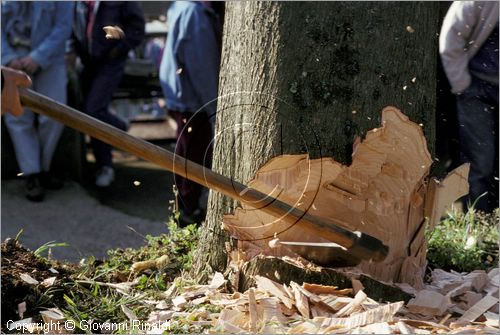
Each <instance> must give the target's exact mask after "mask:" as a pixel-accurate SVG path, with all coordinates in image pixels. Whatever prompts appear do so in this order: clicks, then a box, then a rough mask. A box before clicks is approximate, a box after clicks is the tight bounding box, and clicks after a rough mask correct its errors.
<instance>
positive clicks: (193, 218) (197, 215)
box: [179, 208, 205, 227]
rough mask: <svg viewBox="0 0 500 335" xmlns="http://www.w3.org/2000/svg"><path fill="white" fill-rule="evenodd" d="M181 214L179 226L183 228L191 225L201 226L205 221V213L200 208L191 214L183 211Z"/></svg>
mask: <svg viewBox="0 0 500 335" xmlns="http://www.w3.org/2000/svg"><path fill="white" fill-rule="evenodd" d="M179 212H180V216H179V226H181V227H186V226H188V225H190V224H200V223H201V222H202V221H203V220H205V212H204V211H203V210H202V209H200V208H196V209H195V210H194V211H192V212H189V213H188V212H186V211H184V210H182V209H181V210H180V211H179Z"/></svg>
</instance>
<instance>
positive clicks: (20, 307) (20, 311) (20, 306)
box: [17, 301, 26, 319]
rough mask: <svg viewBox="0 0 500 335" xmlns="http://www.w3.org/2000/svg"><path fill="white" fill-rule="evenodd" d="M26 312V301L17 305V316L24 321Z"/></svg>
mask: <svg viewBox="0 0 500 335" xmlns="http://www.w3.org/2000/svg"><path fill="white" fill-rule="evenodd" d="M25 312H26V301H23V302H21V303H19V304H17V315H19V317H20V318H21V319H22V318H23V316H24V313H25Z"/></svg>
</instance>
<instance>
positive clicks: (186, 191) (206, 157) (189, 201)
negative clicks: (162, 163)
mask: <svg viewBox="0 0 500 335" xmlns="http://www.w3.org/2000/svg"><path fill="white" fill-rule="evenodd" d="M171 114H172V116H173V117H174V119H175V120H176V123H177V144H176V147H175V153H176V154H177V155H179V156H182V157H184V158H186V159H189V160H191V161H193V162H196V163H198V164H200V165H203V166H206V167H208V168H210V166H211V163H212V146H211V140H212V128H211V124H210V122H209V120H208V118H207V115H206V113H204V112H199V113H196V114H193V113H178V112H173V113H171ZM175 183H176V185H177V188H178V189H179V194H180V202H181V208H182V209H183V210H184V211H185V213H186V214H188V215H189V214H190V213H192V212H193V211H195V210H196V209H197V208H198V207H199V201H200V197H201V193H202V190H203V186H201V185H199V184H197V183H195V182H192V181H190V180H188V179H186V178H182V177H180V176H177V175H175Z"/></svg>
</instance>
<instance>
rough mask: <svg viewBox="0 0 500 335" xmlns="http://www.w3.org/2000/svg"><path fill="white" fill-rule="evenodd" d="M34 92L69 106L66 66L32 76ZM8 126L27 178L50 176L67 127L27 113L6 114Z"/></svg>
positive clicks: (25, 110)
mask: <svg viewBox="0 0 500 335" xmlns="http://www.w3.org/2000/svg"><path fill="white" fill-rule="evenodd" d="M32 80H33V90H35V91H36V92H38V93H41V94H43V95H46V96H48V97H49V98H52V99H54V100H56V101H58V102H61V103H63V104H64V103H66V83H67V74H66V65H65V64H64V63H62V64H54V65H51V66H49V67H48V68H46V69H44V70H41V71H40V72H39V73H37V74H36V75H35V76H32ZM4 117H5V125H6V126H7V129H8V131H9V134H10V136H11V139H12V143H13V144H14V151H15V153H16V159H17V163H18V164H19V168H20V170H21V172H23V173H24V174H25V175H28V174H33V173H38V172H42V171H45V172H48V171H49V169H50V164H51V162H52V157H53V156H54V152H55V150H56V147H57V143H58V141H59V137H60V136H61V133H62V131H63V128H64V126H63V125H62V124H61V123H59V122H57V121H55V120H53V119H51V118H49V117H47V116H44V115H38V114H35V113H34V112H32V111H31V110H29V109H28V108H25V109H24V112H23V114H22V115H21V116H18V117H15V116H13V115H11V114H5V116H4Z"/></svg>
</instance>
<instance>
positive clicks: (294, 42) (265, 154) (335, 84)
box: [194, 1, 439, 274]
mask: <svg viewBox="0 0 500 335" xmlns="http://www.w3.org/2000/svg"><path fill="white" fill-rule="evenodd" d="M438 16H439V4H438V3H435V2H254V1H246V2H230V3H228V4H227V7H226V22H225V26H224V38H223V51H222V65H221V76H220V89H219V93H220V94H219V95H220V98H219V101H218V114H217V122H216V139H215V146H214V161H213V169H214V170H215V171H216V172H219V173H221V174H223V175H226V176H230V177H231V178H234V180H236V181H239V182H243V183H245V182H247V181H248V180H250V179H252V177H253V176H254V174H255V172H256V171H257V169H258V168H259V167H260V166H261V165H263V164H264V163H265V162H267V161H268V160H269V159H270V158H272V157H275V156H277V155H280V154H283V153H287V154H288V153H290V154H292V153H293V154H297V153H306V152H307V153H309V154H310V156H311V157H313V158H315V157H320V156H323V157H324V156H331V157H334V158H335V159H336V160H337V161H340V162H342V163H345V164H349V163H350V156H351V153H352V143H353V140H354V138H355V137H356V136H358V135H360V136H362V135H363V134H364V133H365V132H366V131H367V130H369V129H371V128H375V127H378V126H380V111H381V109H382V108H383V107H384V106H386V105H393V106H396V107H398V108H399V109H401V110H402V111H403V112H404V113H405V114H406V115H408V116H409V117H410V119H411V120H413V121H415V122H417V123H420V124H421V125H422V127H423V129H424V132H425V135H426V138H427V144H428V146H429V150H430V151H431V152H433V147H434V139H435V129H434V124H435V105H436V79H435V77H436V62H437V33H438V31H439V27H438ZM235 206H237V203H236V202H235V201H233V200H231V199H229V198H227V197H224V196H222V195H221V194H218V193H215V192H212V193H211V195H210V198H209V205H208V214H207V220H206V222H205V224H204V226H203V228H202V236H201V241H200V245H199V248H198V251H197V257H196V263H195V267H194V271H195V273H196V274H201V273H206V272H211V271H213V270H218V271H223V270H224V269H225V267H226V263H227V256H226V249H225V243H226V242H227V241H229V237H228V236H227V234H225V232H224V231H223V230H222V228H221V222H222V215H223V214H226V213H228V212H231V211H232V209H234V207H235Z"/></svg>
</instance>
